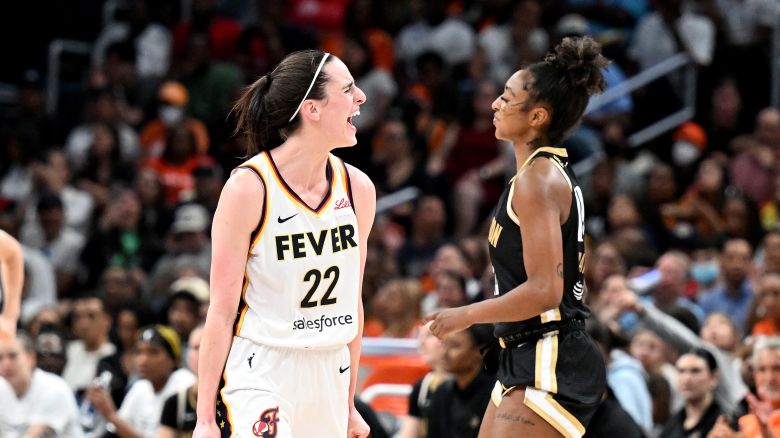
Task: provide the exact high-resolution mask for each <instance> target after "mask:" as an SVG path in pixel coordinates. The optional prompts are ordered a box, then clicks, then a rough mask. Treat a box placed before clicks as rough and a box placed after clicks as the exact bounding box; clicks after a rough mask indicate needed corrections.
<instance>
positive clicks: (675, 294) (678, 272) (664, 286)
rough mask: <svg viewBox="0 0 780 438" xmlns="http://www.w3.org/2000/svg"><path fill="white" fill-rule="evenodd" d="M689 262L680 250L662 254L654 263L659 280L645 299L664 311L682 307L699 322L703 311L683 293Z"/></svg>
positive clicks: (702, 320) (701, 319)
mask: <svg viewBox="0 0 780 438" xmlns="http://www.w3.org/2000/svg"><path fill="white" fill-rule="evenodd" d="M690 263H691V261H690V259H689V258H688V256H687V255H685V254H684V253H682V252H680V251H674V250H673V251H669V252H667V253H665V254H663V255H662V256H661V257H660V258H659V259H658V262H657V263H656V269H658V271H659V272H660V274H661V280H660V282H659V284H658V285H657V286H656V287H655V288H653V290H652V292H651V295H650V296H649V297H648V298H647V301H648V302H650V303H652V304H654V305H655V307H657V308H658V309H660V310H662V311H665V312H669V311H671V310H672V309H673V308H674V307H682V308H684V309H687V310H689V311H690V312H691V313H693V314H694V316H696V319H698V320H699V323H702V322H704V317H705V314H704V311H703V310H702V309H701V307H699V306H698V305H697V304H696V303H694V302H693V301H691V300H689V299H688V298H686V297H685V294H684V291H685V287H686V284H687V282H688V274H689V271H690Z"/></svg>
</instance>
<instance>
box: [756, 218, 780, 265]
mask: <svg viewBox="0 0 780 438" xmlns="http://www.w3.org/2000/svg"><path fill="white" fill-rule="evenodd" d="M761 249H762V251H763V259H764V260H763V263H762V265H761V266H760V267H761V270H762V271H763V272H765V273H766V272H777V273H780V228H776V229H774V230H772V231H770V232H768V233H766V236H764V240H763V242H762V244H761Z"/></svg>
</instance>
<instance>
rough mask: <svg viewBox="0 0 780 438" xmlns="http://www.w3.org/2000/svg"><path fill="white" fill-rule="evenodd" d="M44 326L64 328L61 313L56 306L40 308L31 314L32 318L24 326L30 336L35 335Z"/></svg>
mask: <svg viewBox="0 0 780 438" xmlns="http://www.w3.org/2000/svg"><path fill="white" fill-rule="evenodd" d="M45 327H56V328H58V329H62V330H64V326H63V323H62V315H61V314H60V312H59V309H57V308H56V307H53V306H52V307H44V308H42V309H40V310H39V311H38V313H36V314H35V315H33V317H32V319H31V320H30V321H29V323H28V324H27V325H26V326H25V329H26V330H27V333H29V335H30V336H31V337H33V336H35V337H37V336H38V334H40V332H41V330H42V329H43V328H45Z"/></svg>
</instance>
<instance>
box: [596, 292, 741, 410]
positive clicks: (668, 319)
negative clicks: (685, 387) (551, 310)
mask: <svg viewBox="0 0 780 438" xmlns="http://www.w3.org/2000/svg"><path fill="white" fill-rule="evenodd" d="M611 298H612V299H611V300H610V305H611V306H614V307H612V308H611V309H610V311H613V312H618V313H621V312H624V311H627V310H632V311H634V312H637V314H639V315H640V322H641V323H642V326H643V327H644V329H646V330H647V331H649V332H652V333H653V334H654V336H657V337H658V338H659V339H661V340H663V341H664V342H665V343H666V344H667V345H668V346H670V347H671V348H672V351H673V353H674V354H676V355H682V354H685V353H686V352H688V351H691V350H693V349H705V350H707V351H708V352H709V353H710V354H711V355H712V356H713V357H714V358H715V361H716V362H717V365H718V366H717V368H718V372H719V374H720V376H721V379H719V380H718V385H717V387H716V389H715V399H716V401H717V402H718V405H719V406H720V407H721V408H722V409H724V410H725V411H730V410H732V409H733V408H734V407H735V406H736V405H738V404H739V403H740V402H741V400H742V399H743V397H744V396H745V393H746V392H747V388H746V387H745V385H744V384H743V383H742V381H741V379H740V377H739V376H740V371H739V369H740V364H739V363H738V361H737V360H736V359H735V357H734V355H733V353H734V347H735V345H734V344H735V341H736V339H738V336H739V335H738V333H737V331H736V327H735V326H734V324H733V323H731V321H730V320H729V319H728V317H724V315H722V314H718V313H714V314H712V315H711V316H710V317H709V318H708V319H707V320H706V321H705V324H704V326H703V328H702V330H701V337H699V335H698V333H696V331H694V330H692V328H691V327H689V326H688V325H686V324H684V321H683V320H682V319H679V316H676V317H675V316H672V315H668V314H666V313H664V312H661V311H659V310H658V309H657V308H655V306H652V305H649V304H644V303H642V302H641V300H640V299H639V298H638V297H637V295H636V294H635V293H634V292H632V291H630V290H628V288H627V287H625V284H623V287H621V288H619V290H617V291H615V292H614V294H613V296H612V297H611ZM675 313H679V312H675ZM690 318H694V317H693V316H690ZM723 318H725V319H726V321H727V322H726V323H723V322H722V319H723ZM635 338H636V337H635ZM632 345H633V344H632ZM643 354H645V355H647V356H646V357H648V358H650V357H652V356H651V355H650V354H649V353H647V352H643ZM666 368H667V369H666V370H662V374H664V375H669V376H671V375H672V374H671V373H669V371H670V370H668V367H666ZM671 387H672V388H676V387H677V385H676V383H675V382H674V381H671Z"/></svg>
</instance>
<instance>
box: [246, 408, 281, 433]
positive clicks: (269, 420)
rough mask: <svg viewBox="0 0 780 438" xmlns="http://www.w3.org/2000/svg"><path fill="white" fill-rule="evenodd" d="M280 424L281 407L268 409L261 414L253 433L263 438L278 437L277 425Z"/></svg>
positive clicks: (253, 426) (253, 427)
mask: <svg viewBox="0 0 780 438" xmlns="http://www.w3.org/2000/svg"><path fill="white" fill-rule="evenodd" d="M278 422H279V406H277V407H275V408H271V409H266V410H264V411H263V413H262V414H260V418H258V419H257V421H256V422H255V424H254V425H252V433H253V434H254V435H255V436H259V437H262V438H274V437H275V436H276V432H277V430H276V423H278Z"/></svg>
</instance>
